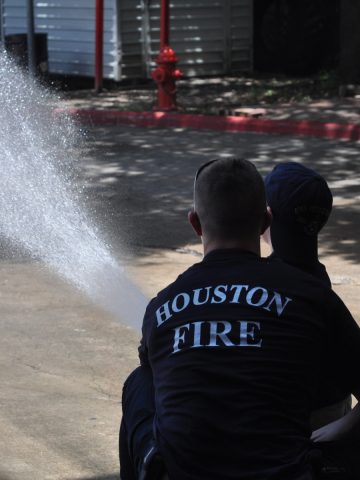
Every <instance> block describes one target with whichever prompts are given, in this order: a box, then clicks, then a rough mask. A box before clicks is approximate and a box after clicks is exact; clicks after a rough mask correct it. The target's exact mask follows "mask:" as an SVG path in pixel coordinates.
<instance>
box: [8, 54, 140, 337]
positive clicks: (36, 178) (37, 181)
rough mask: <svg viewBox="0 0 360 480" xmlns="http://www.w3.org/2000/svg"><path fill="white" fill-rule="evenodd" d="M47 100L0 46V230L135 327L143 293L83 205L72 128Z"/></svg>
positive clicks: (49, 98) (76, 137)
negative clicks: (128, 276)
mask: <svg viewBox="0 0 360 480" xmlns="http://www.w3.org/2000/svg"><path fill="white" fill-rule="evenodd" d="M54 105H55V99H54V97H53V96H52V95H51V94H50V93H49V92H48V91H46V90H45V89H43V88H40V87H39V86H38V84H37V83H36V81H35V79H34V78H32V77H29V76H28V75H26V74H25V73H24V72H22V71H21V69H20V68H18V67H17V66H16V65H15V64H14V63H13V62H12V61H11V60H10V59H9V57H8V56H7V55H6V54H4V53H3V52H0V125H1V129H0V169H1V170H0V171H1V175H0V238H1V237H4V238H6V239H7V240H8V241H10V242H11V244H12V245H13V246H14V247H17V248H19V249H21V250H22V251H26V252H27V253H28V254H29V255H30V256H31V257H32V258H34V259H36V260H41V261H42V262H43V263H44V264H45V265H46V266H47V267H48V268H50V269H51V270H52V271H53V272H55V273H56V274H57V275H60V276H61V277H62V278H63V279H65V280H66V281H67V282H69V283H71V284H72V285H74V286H75V287H76V288H78V289H80V290H81V291H82V292H84V293H85V294H86V295H87V296H88V297H89V298H90V299H91V300H92V301H94V302H95V303H97V304H99V305H100V306H102V307H103V308H105V309H106V310H108V311H109V312H110V313H112V314H113V315H114V316H115V317H116V318H118V319H121V320H123V321H124V322H125V323H127V324H129V325H130V326H132V327H134V328H136V329H139V328H140V325H141V323H142V317H143V314H144V311H145V306H146V303H147V300H146V298H145V296H144V295H142V293H141V292H140V291H139V289H138V288H137V287H136V286H135V285H134V284H132V283H131V281H130V280H129V279H128V278H127V276H126V274H125V271H124V268H123V267H122V266H121V265H119V264H118V263H117V261H116V260H115V259H114V256H113V255H112V253H111V249H110V247H109V246H108V245H107V244H106V242H105V241H104V239H103V238H102V235H101V232H100V231H99V229H98V228H97V227H96V225H95V224H94V222H93V220H92V218H91V215H89V214H88V213H87V211H86V205H85V202H84V197H83V192H82V190H81V189H80V188H79V187H76V182H75V174H74V172H75V171H76V168H77V166H76V164H77V158H76V154H74V151H76V148H77V147H78V140H79V133H78V129H77V127H76V125H75V124H74V122H73V121H72V120H71V119H70V118H69V117H67V116H66V115H61V116H59V115H57V116H54V115H53V113H52V112H53V108H54Z"/></svg>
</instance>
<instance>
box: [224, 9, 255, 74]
mask: <svg viewBox="0 0 360 480" xmlns="http://www.w3.org/2000/svg"><path fill="white" fill-rule="evenodd" d="M253 8H254V2H253V1H249V0H232V1H231V17H230V18H231V27H230V28H231V62H230V70H231V72H234V73H236V72H244V71H252V69H253V15H254V11H253Z"/></svg>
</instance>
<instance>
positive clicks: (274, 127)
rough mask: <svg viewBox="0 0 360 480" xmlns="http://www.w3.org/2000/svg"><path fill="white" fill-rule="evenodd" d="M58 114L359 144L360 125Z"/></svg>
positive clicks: (89, 120) (95, 122)
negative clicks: (348, 141) (345, 141)
mask: <svg viewBox="0 0 360 480" xmlns="http://www.w3.org/2000/svg"><path fill="white" fill-rule="evenodd" d="M56 113H67V114H68V115H71V116H74V117H75V118H76V119H77V120H78V121H79V122H80V123H81V124H82V125H92V126H101V125H133V126H138V127H178V128H192V129H197V130H202V129H204V130H215V131H221V132H252V133H265V134H275V135H292V136H305V137H315V138H326V139H331V140H352V141H357V140H360V125H357V124H351V123H324V122H314V121H308V120H271V119H259V118H248V117H234V116H223V117H219V116H215V115H214V116H210V115H190V114H183V113H166V112H119V111H113V110H86V109H81V108H72V109H56Z"/></svg>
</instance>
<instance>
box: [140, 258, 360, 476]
mask: <svg viewBox="0 0 360 480" xmlns="http://www.w3.org/2000/svg"><path fill="white" fill-rule="evenodd" d="M139 354H140V359H141V362H142V364H150V366H151V369H152V371H153V378H154V387H155V404H156V417H155V431H156V437H157V442H158V445H159V449H160V451H161V454H162V456H163V458H164V461H165V464H166V467H167V469H168V472H169V477H170V479H171V480H190V479H191V480H219V479H220V478H221V479H222V480H235V479H236V480H263V479H267V480H270V479H274V480H275V479H280V478H281V480H286V479H292V478H294V477H295V475H296V474H298V473H300V472H303V471H304V472H305V471H306V470H307V469H308V463H307V453H308V451H309V448H310V441H309V436H310V426H309V415H310V412H311V410H312V408H313V401H314V398H315V397H316V385H317V384H318V380H319V378H320V376H324V375H327V376H329V378H331V380H332V381H334V382H338V383H339V384H341V386H342V389H343V390H344V391H345V392H348V393H350V392H351V391H353V390H356V389H358V386H359V378H360V377H359V374H360V368H359V366H360V361H359V360H360V330H359V327H358V326H357V324H356V323H355V321H354V320H353V318H352V317H351V315H350V313H349V312H348V310H347V309H346V307H345V306H344V304H343V303H342V302H341V300H340V299H339V298H338V297H337V296H336V294H335V293H334V292H332V291H331V290H330V289H329V288H327V287H326V286H324V285H323V283H322V282H320V281H318V280H317V279H316V278H314V277H312V276H311V275H308V274H306V273H303V272H300V271H299V270H297V269H295V268H293V267H290V266H288V265H286V264H284V263H281V262H278V261H273V260H271V259H262V258H260V257H258V256H257V255H254V254H252V253H249V252H242V251H239V250H217V251H213V252H211V253H209V254H208V255H206V257H205V258H204V260H203V261H202V262H201V263H198V264H196V265H194V266H192V267H191V268H189V269H188V270H187V271H186V272H185V273H183V274H182V275H180V276H179V277H178V279H177V280H176V281H175V282H174V283H173V284H171V285H170V286H169V287H167V288H166V289H165V290H163V291H162V292H160V293H159V294H158V296H157V297H156V298H155V299H153V300H152V301H151V302H150V304H149V306H148V308H147V310H146V313H145V317H144V323H143V338H142V342H141V346H140V348H139ZM349 364H351V365H353V369H351V371H349V369H348V365H349ZM345 366H346V368H345Z"/></svg>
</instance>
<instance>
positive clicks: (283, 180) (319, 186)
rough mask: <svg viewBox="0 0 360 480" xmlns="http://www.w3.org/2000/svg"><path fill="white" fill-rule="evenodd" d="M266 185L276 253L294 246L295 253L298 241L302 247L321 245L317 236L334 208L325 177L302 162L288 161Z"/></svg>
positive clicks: (271, 230)
mask: <svg viewBox="0 0 360 480" xmlns="http://www.w3.org/2000/svg"><path fill="white" fill-rule="evenodd" d="M265 188H266V198H267V203H268V205H269V207H270V209H271V213H272V216H273V221H272V224H271V229H270V232H271V242H272V245H273V249H274V250H275V252H276V253H278V254H279V255H281V254H282V252H283V251H284V252H285V251H286V252H288V251H289V248H290V247H291V248H292V251H293V252H295V247H294V245H293V244H294V242H295V246H296V245H298V248H299V250H300V249H302V250H303V249H304V248H306V246H307V245H309V246H312V247H313V249H314V248H315V246H316V247H317V235H318V233H319V232H320V230H321V229H322V227H323V226H324V225H325V223H326V222H327V220H328V218H329V215H330V212H331V208H332V194H331V192H330V189H329V187H328V185H327V183H326V181H325V179H324V178H323V177H322V176H321V175H319V174H318V173H316V172H315V171H314V170H311V169H310V168H307V167H304V166H303V165H301V164H299V163H295V162H284V163H280V164H278V165H277V166H276V167H275V168H274V169H273V170H272V171H271V172H270V173H269V174H268V175H267V176H266V178H265ZM290 243H291V244H292V245H290ZM277 250H279V251H278V252H277ZM316 251H317V250H316Z"/></svg>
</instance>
